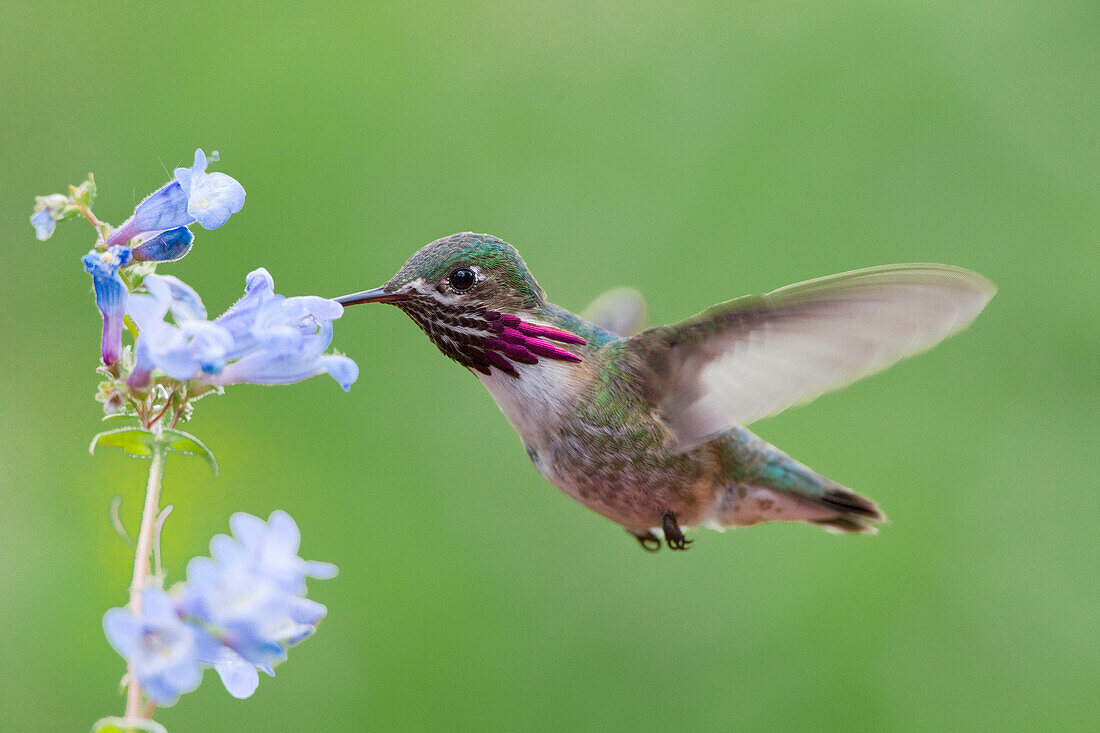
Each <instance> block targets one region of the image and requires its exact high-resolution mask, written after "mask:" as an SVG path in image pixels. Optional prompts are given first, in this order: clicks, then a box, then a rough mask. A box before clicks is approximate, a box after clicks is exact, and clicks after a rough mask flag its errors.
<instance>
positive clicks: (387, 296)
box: [333, 288, 409, 305]
mask: <svg viewBox="0 0 1100 733" xmlns="http://www.w3.org/2000/svg"><path fill="white" fill-rule="evenodd" d="M408 299H409V296H407V295H405V294H404V293H387V292H386V291H385V290H384V289H382V288H374V289H373V290H363V291H362V292H358V293H352V294H350V295H341V296H340V297H339V298H333V300H335V301H336V302H337V303H339V304H340V305H359V304H360V303H396V302H398V301H401V300H408Z"/></svg>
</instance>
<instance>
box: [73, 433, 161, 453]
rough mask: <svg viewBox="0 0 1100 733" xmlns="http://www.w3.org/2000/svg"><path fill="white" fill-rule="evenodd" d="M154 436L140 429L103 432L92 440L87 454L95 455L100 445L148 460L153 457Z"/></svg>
mask: <svg viewBox="0 0 1100 733" xmlns="http://www.w3.org/2000/svg"><path fill="white" fill-rule="evenodd" d="M154 441H156V436H155V435H153V434H152V433H150V432H149V431H148V430H142V429H141V428H118V429H116V430H104V431H103V432H102V433H98V434H97V435H96V436H95V437H94V438H92V444H91V445H90V446H88V452H89V453H95V449H96V448H98V447H99V446H101V445H105V446H108V447H110V448H118V449H119V450H120V451H123V452H125V453H129V454H130V455H132V456H138V457H139V458H148V457H149V456H151V455H153V443H154Z"/></svg>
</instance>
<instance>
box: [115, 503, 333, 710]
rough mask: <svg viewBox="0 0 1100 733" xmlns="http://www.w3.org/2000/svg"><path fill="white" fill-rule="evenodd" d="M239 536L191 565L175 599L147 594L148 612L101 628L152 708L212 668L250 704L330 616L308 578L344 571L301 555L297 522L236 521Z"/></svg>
mask: <svg viewBox="0 0 1100 733" xmlns="http://www.w3.org/2000/svg"><path fill="white" fill-rule="evenodd" d="M229 524H230V527H231V528H232V530H233V536H232V537H229V536H227V535H217V536H216V537H214V539H213V540H211V541H210V554H211V557H197V558H195V559H193V560H192V561H191V562H190V563H188V565H187V581H186V582H184V583H179V584H177V585H176V586H174V587H173V588H172V590H171V592H170V593H168V592H165V591H164V590H163V589H161V588H155V587H152V588H146V589H145V590H144V591H143V592H142V595H141V609H140V611H134V610H131V609H128V608H112V609H111V610H109V611H107V613H106V614H105V615H104V617H103V629H104V631H105V632H106V634H107V640H108V641H109V642H110V643H111V646H112V647H114V649H115V651H117V652H118V653H119V654H121V655H122V656H123V657H124V658H126V659H127V660H128V661H129V663H130V665H131V666H130V669H131V673H132V674H134V675H136V676H137V679H138V682H140V683H141V686H142V689H143V690H145V692H146V694H147V695H148V696H149V699H151V700H153V701H154V702H156V703H157V704H158V705H171V704H172V703H174V702H175V701H176V699H177V698H178V697H179V696H180V695H181V694H183V693H186V692H190V691H192V690H194V689H195V688H196V687H198V686H199V683H200V682H201V681H202V672H203V669H205V668H206V667H213V668H214V669H215V670H216V671H217V673H218V675H219V676H220V677H221V680H222V683H223V684H224V685H225V689H226V690H228V691H229V694H231V695H233V696H234V697H238V698H246V697H249V696H250V695H251V694H252V693H253V692H255V690H256V687H257V686H258V685H259V680H260V677H259V672H258V670H263V671H264V672H266V673H267V674H269V675H272V676H273V675H274V674H275V671H274V666H275V665H276V664H278V663H279V662H281V661H283V660H284V659H286V649H287V647H290V646H293V645H294V644H297V643H298V642H300V641H302V640H303V639H305V638H306V637H307V636H309V635H310V634H312V633H313V632H314V631H315V630H316V628H317V624H318V623H320V621H321V619H322V618H324V616H325V613H326V609H325V607H324V606H323V605H321V604H320V603H316V602H315V601H311V600H309V599H308V598H306V597H305V593H306V578H307V577H309V578H332V577H334V576H335V575H336V566H335V565H331V564H329V563H323V562H309V561H306V560H303V559H302V558H300V557H299V556H298V546H299V544H300V541H301V535H300V533H299V531H298V525H297V524H295V523H294V520H293V519H292V518H291V517H290V515H289V514H287V513H286V512H282V511H276V512H273V513H272V514H271V516H270V517H269V518H268V520H267V521H266V522H265V521H264V520H262V519H260V518H259V517H254V516H252V515H251V514H243V513H240V514H234V515H233V517H232V518H231V519H230V522H229Z"/></svg>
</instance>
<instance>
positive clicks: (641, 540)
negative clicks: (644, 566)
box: [627, 530, 661, 552]
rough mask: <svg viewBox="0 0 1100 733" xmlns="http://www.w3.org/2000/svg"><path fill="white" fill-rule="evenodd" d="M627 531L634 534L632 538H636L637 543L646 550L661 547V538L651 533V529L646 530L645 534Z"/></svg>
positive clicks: (653, 550)
mask: <svg viewBox="0 0 1100 733" xmlns="http://www.w3.org/2000/svg"><path fill="white" fill-rule="evenodd" d="M627 531H628V532H630V534H632V535H634V539H636V540H638V544H639V545H641V546H642V549H643V550H645V551H646V552H657V550H660V549H661V538H660V537H658V536H657V535H655V534H653V530H647V531H646V533H645V534H638V533H637V532H634V531H633V530H627Z"/></svg>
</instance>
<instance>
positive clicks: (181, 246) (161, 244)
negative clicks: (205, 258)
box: [132, 227, 195, 262]
mask: <svg viewBox="0 0 1100 733" xmlns="http://www.w3.org/2000/svg"><path fill="white" fill-rule="evenodd" d="M194 241H195V235H194V234H192V233H191V230H190V229H188V228H187V227H176V228H175V229H168V230H167V231H163V232H161V233H159V234H157V235H156V236H154V237H152V238H151V239H148V240H146V241H144V242H142V243H141V244H139V245H138V246H136V247H134V248H133V250H132V251H133V255H134V260H135V261H137V262H148V261H152V262H174V261H175V260H178V259H180V258H181V257H183V256H184V255H186V254H187V253H188V252H190V251H191V244H192V243H193V242H194Z"/></svg>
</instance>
